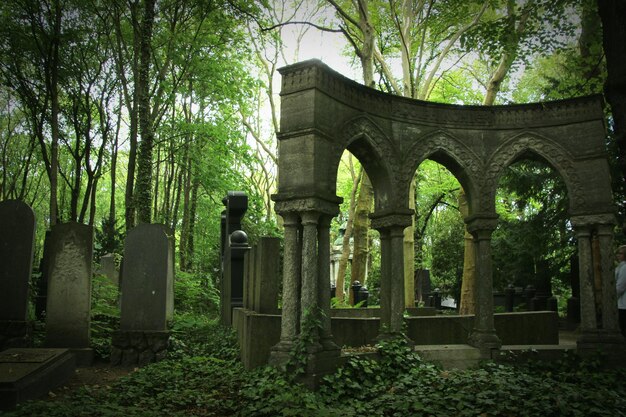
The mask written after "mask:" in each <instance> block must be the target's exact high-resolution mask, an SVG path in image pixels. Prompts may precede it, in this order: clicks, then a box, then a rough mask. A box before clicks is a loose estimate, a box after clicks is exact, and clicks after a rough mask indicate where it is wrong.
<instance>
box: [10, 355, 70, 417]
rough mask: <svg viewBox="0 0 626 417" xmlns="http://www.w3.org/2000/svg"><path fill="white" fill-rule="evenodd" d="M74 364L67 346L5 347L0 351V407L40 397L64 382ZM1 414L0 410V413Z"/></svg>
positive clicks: (12, 406)
mask: <svg viewBox="0 0 626 417" xmlns="http://www.w3.org/2000/svg"><path fill="white" fill-rule="evenodd" d="M75 367H76V362H75V358H74V355H72V353H71V352H70V350H69V349H46V348H35V349H33V348H29V349H19V348H12V349H7V350H5V351H3V352H2V353H0V410H11V409H13V408H14V407H15V406H16V405H17V404H19V403H21V402H24V401H27V400H33V399H36V398H39V397H43V396H44V395H46V394H48V393H49V392H50V390H52V389H54V388H56V387H58V386H60V385H62V384H64V383H65V382H66V381H67V380H68V379H69V378H70V377H71V376H72V375H73V374H74V370H75ZM0 414H1V413H0Z"/></svg>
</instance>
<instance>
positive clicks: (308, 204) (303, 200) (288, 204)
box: [272, 193, 343, 217]
mask: <svg viewBox="0 0 626 417" xmlns="http://www.w3.org/2000/svg"><path fill="white" fill-rule="evenodd" d="M272 200H274V202H275V204H274V211H276V213H278V214H279V215H280V216H283V217H284V216H285V215H286V214H287V213H304V212H307V211H314V212H317V213H319V214H326V215H329V216H332V217H335V216H336V215H337V214H339V204H341V202H342V201H343V199H342V198H340V197H337V198H336V199H327V198H320V197H316V196H311V197H300V196H298V197H296V196H291V195H285V194H284V193H283V194H274V195H272Z"/></svg>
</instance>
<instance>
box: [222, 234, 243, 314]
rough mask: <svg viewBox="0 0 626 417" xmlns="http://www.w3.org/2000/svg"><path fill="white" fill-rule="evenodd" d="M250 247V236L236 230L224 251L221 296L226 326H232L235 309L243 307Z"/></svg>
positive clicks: (229, 238)
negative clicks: (246, 258)
mask: <svg viewBox="0 0 626 417" xmlns="http://www.w3.org/2000/svg"><path fill="white" fill-rule="evenodd" d="M249 250H250V247H249V246H248V236H247V235H246V233H245V232H244V231H242V230H235V231H234V232H233V233H231V235H230V236H229V237H228V245H227V246H226V250H225V251H224V258H223V259H224V271H223V283H222V294H221V300H222V302H221V309H222V310H221V312H222V317H221V322H222V324H224V325H226V326H230V325H231V324H232V312H233V308H238V307H243V296H244V294H243V292H244V288H243V285H244V282H243V274H244V259H245V255H246V253H248V252H249Z"/></svg>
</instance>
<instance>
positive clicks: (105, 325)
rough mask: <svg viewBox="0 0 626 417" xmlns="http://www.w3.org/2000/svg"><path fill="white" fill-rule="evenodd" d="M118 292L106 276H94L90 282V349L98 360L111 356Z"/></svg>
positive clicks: (118, 314)
mask: <svg viewBox="0 0 626 417" xmlns="http://www.w3.org/2000/svg"><path fill="white" fill-rule="evenodd" d="M119 319H120V309H119V290H118V287H117V285H115V284H113V283H112V282H111V281H110V280H109V279H108V278H107V277H106V276H104V275H99V274H96V275H94V277H93V280H92V282H91V342H90V343H91V347H92V348H93V349H94V352H95V354H96V356H97V357H98V358H101V359H107V358H108V357H109V355H110V354H111V335H112V334H113V331H114V330H116V329H118V328H119Z"/></svg>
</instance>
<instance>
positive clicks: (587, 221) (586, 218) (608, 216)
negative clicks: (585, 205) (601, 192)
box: [570, 213, 617, 228]
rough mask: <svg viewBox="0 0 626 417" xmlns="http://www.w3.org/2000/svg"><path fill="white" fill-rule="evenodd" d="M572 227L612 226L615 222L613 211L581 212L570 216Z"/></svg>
mask: <svg viewBox="0 0 626 417" xmlns="http://www.w3.org/2000/svg"><path fill="white" fill-rule="evenodd" d="M570 221H571V222H572V226H573V227H574V228H586V227H594V226H599V225H610V226H614V225H616V224H617V219H616V218H615V213H598V214H583V215H576V216H572V217H570Z"/></svg>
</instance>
